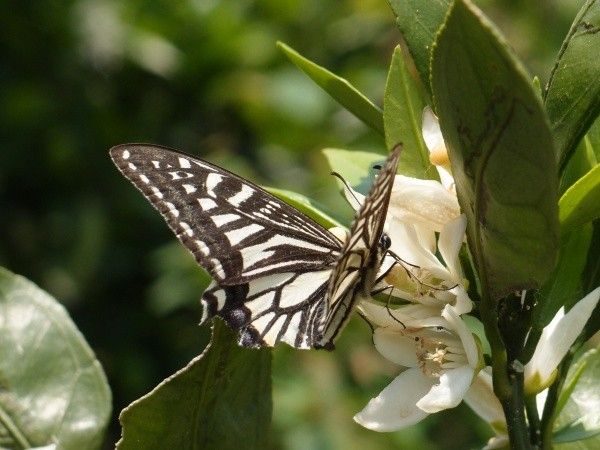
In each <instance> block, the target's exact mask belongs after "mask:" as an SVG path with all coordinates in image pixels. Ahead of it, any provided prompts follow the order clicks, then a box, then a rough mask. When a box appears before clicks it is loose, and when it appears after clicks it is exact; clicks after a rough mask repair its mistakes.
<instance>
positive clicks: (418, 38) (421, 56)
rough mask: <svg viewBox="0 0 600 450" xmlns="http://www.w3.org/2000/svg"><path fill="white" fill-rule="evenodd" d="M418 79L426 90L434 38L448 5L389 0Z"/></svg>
mask: <svg viewBox="0 0 600 450" xmlns="http://www.w3.org/2000/svg"><path fill="white" fill-rule="evenodd" d="M388 3H389V4H390V6H391V8H392V11H394V14H395V16H396V23H397V24H398V28H399V29H400V32H401V33H402V37H404V40H405V41H406V44H407V45H408V49H409V50H410V54H411V55H412V57H413V60H414V62H415V65H416V67H417V70H418V71H419V75H421V80H422V81H423V83H424V84H425V85H426V87H427V89H429V78H430V76H429V64H430V59H431V48H432V46H433V42H434V41H435V36H436V33H437V31H438V29H439V28H440V26H441V25H442V23H443V22H444V17H445V16H446V12H447V11H448V8H449V6H450V2H449V1H447V0H426V1H423V0H388Z"/></svg>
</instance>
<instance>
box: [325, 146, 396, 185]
mask: <svg viewBox="0 0 600 450" xmlns="http://www.w3.org/2000/svg"><path fill="white" fill-rule="evenodd" d="M323 154H324V155H325V158H326V159H327V162H328V163H329V167H331V170H332V171H335V172H337V173H339V174H340V175H341V176H342V177H344V179H345V180H346V182H348V183H349V184H350V186H352V187H354V188H355V189H356V190H357V191H359V192H361V193H363V194H366V193H367V191H368V190H369V187H370V186H371V183H372V181H373V177H372V175H373V171H372V170H369V168H371V167H373V165H375V164H380V163H383V162H384V161H385V156H384V155H380V154H379V153H370V152H361V151H353V150H343V149H340V148H326V149H323ZM340 187H342V185H341V183H340Z"/></svg>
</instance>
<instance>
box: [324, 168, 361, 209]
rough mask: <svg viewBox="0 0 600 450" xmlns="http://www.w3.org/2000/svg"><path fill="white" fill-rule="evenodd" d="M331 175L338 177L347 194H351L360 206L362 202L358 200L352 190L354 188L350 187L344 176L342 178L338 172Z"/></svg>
mask: <svg viewBox="0 0 600 450" xmlns="http://www.w3.org/2000/svg"><path fill="white" fill-rule="evenodd" d="M331 175H333V176H334V177H336V178H337V179H339V180H340V181H341V182H342V184H343V185H344V187H345V188H346V191H347V192H350V194H351V195H352V197H353V198H354V201H355V202H356V203H357V204H358V205H360V200H359V199H358V198H356V195H354V191H353V190H352V188H351V187H350V185H349V184H348V182H347V181H346V180H345V179H344V177H343V176H341V175H340V174H339V173H337V172H331Z"/></svg>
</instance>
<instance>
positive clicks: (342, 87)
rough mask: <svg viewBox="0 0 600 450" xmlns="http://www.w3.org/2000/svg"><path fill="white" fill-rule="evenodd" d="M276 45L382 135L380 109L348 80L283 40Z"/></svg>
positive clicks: (342, 103) (325, 89)
mask: <svg viewBox="0 0 600 450" xmlns="http://www.w3.org/2000/svg"><path fill="white" fill-rule="evenodd" d="M277 46H278V47H279V48H280V49H281V50H282V51H283V52H284V53H285V55H286V56H287V57H288V58H289V59H290V61H292V62H293V63H294V64H295V65H296V66H297V67H298V68H299V69H300V70H302V71H303V72H304V73H305V74H306V75H308V76H309V77H310V78H311V79H312V80H313V81H314V82H315V83H317V84H318V85H319V86H320V87H321V88H322V89H323V90H324V91H325V92H327V93H328V94H329V95H330V96H331V97H333V99H334V100H335V101H337V102H338V103H339V104H340V105H342V106H343V107H344V108H346V109H347V110H348V111H350V112H351V113H352V114H354V115H355V116H356V117H358V118H359V119H360V120H362V121H363V122H364V123H365V124H366V125H368V126H369V127H370V128H372V129H373V130H375V131H377V132H378V133H379V134H381V135H382V136H383V117H382V111H381V109H380V108H379V107H378V106H376V105H375V104H374V103H373V102H372V101H371V100H369V99H368V98H367V97H366V96H365V95H364V94H362V93H361V92H360V91H359V90H358V89H356V88H355V87H354V86H352V84H350V82H348V80H346V79H344V78H342V77H339V76H337V75H336V74H334V73H332V72H330V71H329V70H327V69H325V68H324V67H321V66H319V65H318V64H315V63H314V62H312V61H310V60H309V59H307V58H305V57H304V56H302V55H300V53H298V52H297V51H296V50H294V49H293V48H291V47H289V46H287V45H286V44H284V43H283V42H278V43H277Z"/></svg>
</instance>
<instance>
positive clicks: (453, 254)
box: [438, 214, 467, 283]
mask: <svg viewBox="0 0 600 450" xmlns="http://www.w3.org/2000/svg"><path fill="white" fill-rule="evenodd" d="M466 229H467V216H465V215H464V214H461V215H460V216H458V217H457V218H456V219H454V220H452V221H450V222H448V223H447V224H446V225H445V226H444V229H443V230H442V232H441V233H440V238H439V240H438V249H439V251H440V254H441V255H442V258H444V262H445V263H446V267H447V268H448V269H449V270H450V273H451V274H452V277H453V278H454V280H453V281H455V282H457V283H460V282H461V281H462V270H461V267H460V260H459V259H458V252H459V251H460V248H461V247H462V244H463V241H464V238H465V230H466Z"/></svg>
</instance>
